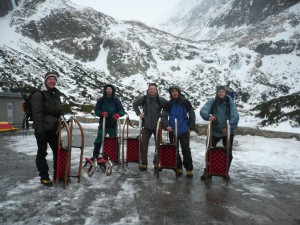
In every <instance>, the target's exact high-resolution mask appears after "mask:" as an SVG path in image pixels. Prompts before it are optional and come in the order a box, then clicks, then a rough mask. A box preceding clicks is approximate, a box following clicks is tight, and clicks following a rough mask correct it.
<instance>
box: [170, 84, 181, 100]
mask: <svg viewBox="0 0 300 225" xmlns="http://www.w3.org/2000/svg"><path fill="white" fill-rule="evenodd" d="M172 89H176V90H177V91H178V92H179V96H178V99H180V97H181V89H180V87H179V86H177V85H172V86H170V87H169V94H170V98H171V99H173V97H172V94H171V91H172Z"/></svg>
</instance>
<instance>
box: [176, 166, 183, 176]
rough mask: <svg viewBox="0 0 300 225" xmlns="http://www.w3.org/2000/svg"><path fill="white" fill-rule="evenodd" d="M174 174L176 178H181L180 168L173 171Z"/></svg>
mask: <svg viewBox="0 0 300 225" xmlns="http://www.w3.org/2000/svg"><path fill="white" fill-rule="evenodd" d="M175 173H176V176H177V177H181V175H182V169H181V168H177V169H176V170H175Z"/></svg>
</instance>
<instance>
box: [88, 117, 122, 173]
mask: <svg viewBox="0 0 300 225" xmlns="http://www.w3.org/2000/svg"><path fill="white" fill-rule="evenodd" d="M102 123H103V124H102V143H101V148H100V154H99V157H98V159H94V161H93V160H92V159H90V158H88V157H86V158H85V160H86V162H85V165H84V168H85V170H86V172H87V173H88V176H90V177H91V176H92V175H93V174H94V172H97V171H98V170H99V169H101V170H102V171H103V172H104V174H105V175H107V176H109V175H111V173H112V167H113V166H114V164H117V165H119V164H120V159H119V155H120V145H119V143H120V140H119V138H120V134H119V132H120V119H118V120H117V124H116V137H106V131H105V126H106V117H103V122H102ZM87 166H88V168H87Z"/></svg>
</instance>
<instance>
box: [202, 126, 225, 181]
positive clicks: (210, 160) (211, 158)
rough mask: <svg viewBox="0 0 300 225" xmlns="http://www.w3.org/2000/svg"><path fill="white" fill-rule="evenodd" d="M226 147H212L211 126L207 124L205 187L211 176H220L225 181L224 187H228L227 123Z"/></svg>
mask: <svg viewBox="0 0 300 225" xmlns="http://www.w3.org/2000/svg"><path fill="white" fill-rule="evenodd" d="M226 137H227V139H226V146H225V147H221V146H212V125H211V122H209V124H208V127H207V136H206V152H205V165H206V166H205V169H204V176H205V184H206V185H207V184H208V182H209V181H210V179H211V178H212V176H222V177H225V178H226V179H225V180H226V186H228V182H229V175H228V166H229V145H230V143H229V139H230V127H229V123H228V121H227V134H226Z"/></svg>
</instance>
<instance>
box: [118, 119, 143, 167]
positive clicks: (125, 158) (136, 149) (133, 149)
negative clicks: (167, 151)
mask: <svg viewBox="0 0 300 225" xmlns="http://www.w3.org/2000/svg"><path fill="white" fill-rule="evenodd" d="M129 125H130V119H129V116H126V118H125V119H124V122H123V129H122V167H123V168H124V165H125V164H126V167H128V163H138V164H140V162H141V141H142V135H141V129H142V119H141V118H140V120H139V127H138V129H139V135H138V137H137V138H133V137H129ZM125 133H126V134H125ZM125 142H126V143H125ZM125 144H126V155H125ZM129 146H130V147H129ZM130 155H133V157H129V156H130Z"/></svg>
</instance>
